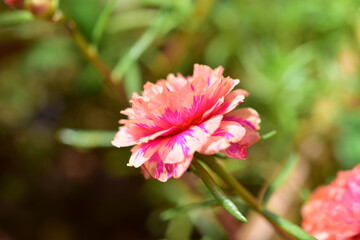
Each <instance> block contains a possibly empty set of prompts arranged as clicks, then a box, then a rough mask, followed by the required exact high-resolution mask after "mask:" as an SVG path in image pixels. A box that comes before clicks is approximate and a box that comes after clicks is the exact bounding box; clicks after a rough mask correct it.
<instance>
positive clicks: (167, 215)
mask: <svg viewBox="0 0 360 240" xmlns="http://www.w3.org/2000/svg"><path fill="white" fill-rule="evenodd" d="M229 199H231V201H233V202H234V203H235V204H236V205H237V206H239V205H240V206H241V207H243V208H244V206H245V203H244V201H242V200H241V199H240V198H239V197H238V196H229ZM216 205H219V202H218V201H217V200H215V199H209V200H205V201H202V202H199V203H193V204H189V205H184V206H180V207H174V208H170V209H167V210H165V211H163V212H162V213H161V214H160V218H161V219H163V220H170V219H172V218H174V217H176V216H177V215H179V214H183V213H186V212H189V211H192V210H195V209H200V208H206V207H210V206H216Z"/></svg>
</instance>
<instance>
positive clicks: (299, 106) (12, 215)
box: [0, 0, 360, 239]
mask: <svg viewBox="0 0 360 240" xmlns="http://www.w3.org/2000/svg"><path fill="white" fill-rule="evenodd" d="M107 3H108V1H106V0H93V1H86V0H77V1H71V0H61V1H60V8H61V10H62V11H63V12H64V13H65V14H67V15H68V16H69V17H70V18H71V19H73V20H74V21H75V22H76V23H77V25H78V26H79V28H80V30H81V32H82V34H83V35H84V36H85V37H86V39H87V40H88V41H89V42H91V43H98V45H97V51H98V53H99V55H100V56H101V58H102V59H103V60H104V61H105V62H106V63H107V64H108V65H109V66H110V67H111V68H112V69H114V73H115V74H118V75H119V76H124V82H125V84H126V90H127V92H128V93H131V92H134V91H137V92H140V91H141V86H142V85H143V83H145V82H146V81H152V82H155V81H156V80H158V79H161V78H165V77H166V75H167V74H168V73H176V72H181V73H182V74H183V75H188V74H191V73H192V67H193V64H194V63H202V64H207V65H209V66H211V67H217V66H219V65H222V66H223V67H224V68H225V75H229V76H231V77H233V78H239V79H241V83H240V87H241V88H244V89H246V90H248V91H249V92H250V96H249V97H248V98H247V99H246V101H245V103H244V104H242V105H243V106H246V107H253V108H255V109H256V110H258V112H259V113H260V116H261V118H262V124H261V130H260V133H261V134H266V133H268V132H270V131H272V130H276V132H277V134H276V135H275V136H273V137H271V138H269V139H266V140H262V141H260V142H259V143H257V144H255V145H254V146H253V147H251V148H250V149H249V156H248V159H247V160H246V161H239V160H234V159H227V160H224V163H225V164H226V166H225V167H226V169H228V170H229V171H232V172H233V173H234V174H235V176H236V177H237V178H238V179H239V180H240V181H241V182H242V183H243V184H244V185H245V186H247V188H248V189H249V190H250V191H251V192H252V193H254V194H255V195H261V194H262V193H264V191H266V190H264V186H265V185H268V184H270V182H271V181H272V180H273V179H277V178H276V174H278V173H279V174H280V176H281V175H284V176H285V175H286V179H287V176H288V175H289V174H290V170H289V169H292V167H291V168H288V169H286V168H285V170H283V171H281V168H282V166H283V165H284V164H286V159H289V156H290V155H291V154H296V155H297V156H299V160H298V161H299V162H300V163H299V165H301V166H302V167H299V166H296V167H295V168H294V169H295V170H293V172H296V174H297V175H300V176H303V178H304V179H306V181H304V182H303V184H302V185H301V186H300V189H297V190H296V193H297V194H293V195H291V198H290V197H289V199H288V201H290V205H291V206H293V207H292V208H291V210H289V209H290V208H289V209H288V210H287V211H286V217H287V218H288V219H291V220H292V221H294V222H296V223H299V222H300V216H299V212H300V204H301V202H302V201H303V200H304V199H305V198H306V196H307V195H308V192H309V191H311V190H312V189H314V188H315V187H316V186H318V185H319V184H324V183H326V182H327V181H329V179H331V178H333V177H334V176H335V173H336V171H337V170H339V169H348V168H352V167H353V166H355V165H356V164H358V163H359V162H360V158H359V156H360V152H359V149H360V148H359V146H360V114H359V113H360V107H359V106H360V81H359V50H360V48H359V46H360V16H359V10H358V9H359V6H360V5H359V4H360V2H359V1H356V0H333V1H326V0H318V1H312V0H293V1H285V0H257V1H249V0H240V1H237V0H218V1H215V0H185V1H184V0H171V1H170V0H169V1H163V0H122V1H115V4H114V6H112V8H111V9H109V10H108V11H109V12H108V13H106V14H107V15H108V16H106V17H105V20H104V21H105V22H104V23H101V24H100V25H99V23H98V18H99V16H104V13H103V12H102V11H103V9H105V6H106V4H107ZM164 16H165V17H164ZM106 18H108V21H106ZM95 26H100V27H98V28H102V27H103V29H100V30H99V29H98V30H96V31H97V32H98V33H95V34H94V28H95ZM99 34H100V36H99ZM116 69H118V70H116ZM119 69H120V70H119ZM128 95H129V94H128ZM129 96H130V95H129ZM123 108H124V106H123V105H122V104H121V103H120V102H119V101H118V98H117V97H116V95H115V93H114V92H113V91H112V90H111V89H110V88H109V87H108V86H106V85H105V84H104V83H103V81H102V79H101V77H100V75H99V74H98V72H96V70H94V68H93V67H92V66H91V65H90V64H89V63H88V62H87V61H86V59H85V58H84V56H83V55H82V54H81V52H80V51H79V49H78V48H77V46H76V44H75V43H74V42H73V40H72V39H71V38H70V36H69V35H68V33H67V32H66V31H65V29H64V28H63V26H62V25H61V24H54V23H50V22H45V21H40V20H33V19H32V18H31V16H30V15H29V14H27V13H26V12H23V11H20V10H19V11H18V10H15V9H10V8H8V7H7V6H5V4H4V3H3V2H2V1H1V2H0V143H1V148H0V160H1V161H0V238H1V239H157V238H158V239H163V238H166V239H189V238H191V239H229V238H231V239H237V237H238V236H244V235H241V234H245V233H242V229H243V226H244V224H241V223H239V222H237V221H236V219H234V218H233V217H232V216H231V215H229V214H228V213H226V212H224V211H223V210H222V209H221V208H215V207H203V204H202V203H204V202H205V203H206V200H207V199H209V198H210V195H209V193H208V192H207V191H206V190H205V188H204V186H202V184H201V182H199V181H197V178H196V177H194V175H193V174H192V173H187V174H185V175H184V177H183V178H182V179H181V180H171V181H169V182H168V183H167V184H163V183H160V182H156V181H154V180H147V181H145V180H144V179H143V177H142V176H141V174H140V172H139V170H138V169H133V168H128V167H127V166H126V163H127V161H128V159H129V156H130V148H124V149H115V148H95V146H97V147H99V146H103V147H105V146H109V142H106V141H109V140H111V136H110V135H111V134H110V132H114V131H116V129H117V128H118V120H119V119H120V118H121V117H123V116H122V115H120V114H119V111H120V110H121V109H123ZM64 129H65V130H64ZM66 129H67V130H66ZM70 129H77V131H73V130H70ZM61 130H62V132H61ZM88 130H89V131H90V135H89V134H87V133H88V132H86V131H88ZM59 131H60V132H59ZM64 131H65V132H64ZM66 131H67V132H66ZM102 131H105V132H102ZM107 131H109V132H107ZM59 133H60V135H59ZM59 136H60V138H58V137H59ZM61 136H62V137H61ZM59 139H60V140H61V141H59ZM81 139H83V141H82V140H81ZM104 139H106V141H105V140H104ZM64 143H65V144H69V145H72V146H69V145H65V144H64ZM287 170H289V171H287ZM284 172H285V173H284ZM294 174H295V173H294ZM281 179H282V181H283V179H285V177H283V178H281ZM278 185H279V186H278ZM278 185H277V186H276V189H277V191H285V188H284V189H283V188H282V187H281V186H280V185H281V184H278ZM222 187H224V186H222ZM224 189H225V190H226V187H224ZM230 194H231V193H230ZM285 194H286V193H285ZM268 197H270V196H267V198H268ZM269 199H270V201H269V204H271V200H272V199H271V198H269ZM194 204H195V205H194ZM182 206H199V207H192V208H191V210H190V211H187V212H185V211H184V212H182V213H179V214H177V215H176V216H175V217H174V218H172V219H171V220H169V221H165V220H163V219H161V218H160V216H161V212H163V211H164V210H166V209H169V208H170V209H173V208H174V209H182V208H181V207H182ZM250 220H251V219H250ZM229 236H231V237H229ZM275 238H276V237H275ZM243 239H246V237H243Z"/></svg>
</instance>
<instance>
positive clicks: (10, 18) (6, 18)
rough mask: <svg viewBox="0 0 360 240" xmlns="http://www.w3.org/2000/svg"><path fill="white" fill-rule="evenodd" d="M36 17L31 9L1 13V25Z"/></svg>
mask: <svg viewBox="0 0 360 240" xmlns="http://www.w3.org/2000/svg"><path fill="white" fill-rule="evenodd" d="M33 19H34V17H33V16H32V14H31V13H30V12H29V11H25V10H18V11H11V12H5V13H1V14H0V25H9V24H17V23H22V22H28V21H31V20H33Z"/></svg>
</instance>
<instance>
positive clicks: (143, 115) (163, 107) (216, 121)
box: [112, 64, 260, 182]
mask: <svg viewBox="0 0 360 240" xmlns="http://www.w3.org/2000/svg"><path fill="white" fill-rule="evenodd" d="M222 73H223V68H222V67H218V68H216V69H214V70H212V69H211V68H210V67H208V66H203V65H198V64H195V66H194V74H193V76H191V77H183V76H182V75H180V74H178V75H177V76H174V75H173V74H170V75H168V76H167V79H166V80H160V81H158V82H157V83H156V84H152V83H149V82H148V83H146V84H145V86H144V91H143V93H142V96H139V95H138V94H136V93H134V94H133V96H132V99H131V101H130V102H131V103H132V108H128V109H126V110H124V111H121V113H122V114H125V115H127V116H128V119H126V120H124V119H122V120H120V123H121V124H124V126H122V127H120V129H119V131H118V132H117V134H116V136H115V138H114V140H113V141H112V144H113V145H115V146H116V147H125V146H131V145H135V146H134V147H133V148H132V149H131V151H132V156H131V158H130V161H129V163H128V166H134V167H141V169H142V172H143V174H144V176H145V177H147V178H148V177H150V176H152V177H153V178H156V179H158V180H160V181H162V182H166V181H167V180H168V179H169V178H171V177H174V178H179V177H181V176H182V175H183V173H184V172H185V171H186V169H187V168H188V167H189V165H190V163H191V160H192V158H193V155H194V153H195V152H199V153H202V154H207V155H210V154H214V153H217V152H220V151H221V152H223V153H225V154H227V155H228V156H230V157H234V158H242V159H245V158H246V149H247V147H249V146H250V145H252V144H253V143H255V142H257V141H258V140H259V139H260V136H259V134H258V132H257V131H256V130H258V129H259V123H260V118H259V115H258V114H257V112H256V111H255V110H253V109H250V108H244V109H239V110H234V109H235V107H236V106H238V105H239V104H240V103H241V102H243V101H244V98H245V96H247V95H248V93H247V92H246V91H245V90H242V89H237V90H234V91H231V90H232V89H233V88H234V87H235V86H236V85H237V84H238V83H239V80H236V79H235V80H234V79H231V78H230V77H226V78H224V77H223V76H222Z"/></svg>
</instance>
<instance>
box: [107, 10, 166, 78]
mask: <svg viewBox="0 0 360 240" xmlns="http://www.w3.org/2000/svg"><path fill="white" fill-rule="evenodd" d="M170 18H171V15H170V14H169V13H168V12H165V13H163V14H162V15H161V16H160V17H159V18H158V19H157V21H156V22H155V23H154V24H153V25H152V26H151V27H149V28H148V29H147V30H146V32H145V33H144V34H143V35H142V36H141V38H140V39H139V40H138V41H137V42H136V43H135V44H134V45H133V46H132V47H131V48H130V50H129V51H128V52H127V53H126V55H125V56H123V57H122V58H121V59H120V61H118V63H117V64H116V65H115V67H114V69H113V72H112V74H113V75H115V76H117V77H118V78H117V79H122V77H123V76H124V75H125V74H126V73H127V71H128V70H129V69H130V68H131V67H132V65H133V64H134V63H135V62H136V61H137V60H138V59H139V57H140V56H141V55H142V54H143V53H144V51H145V50H146V49H148V48H149V46H150V45H151V43H152V42H153V41H154V40H155V38H156V37H157V36H158V35H160V34H161V33H163V30H164V29H166V31H168V30H170V29H169V28H166V27H165V24H167V23H168V21H169V20H170Z"/></svg>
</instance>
